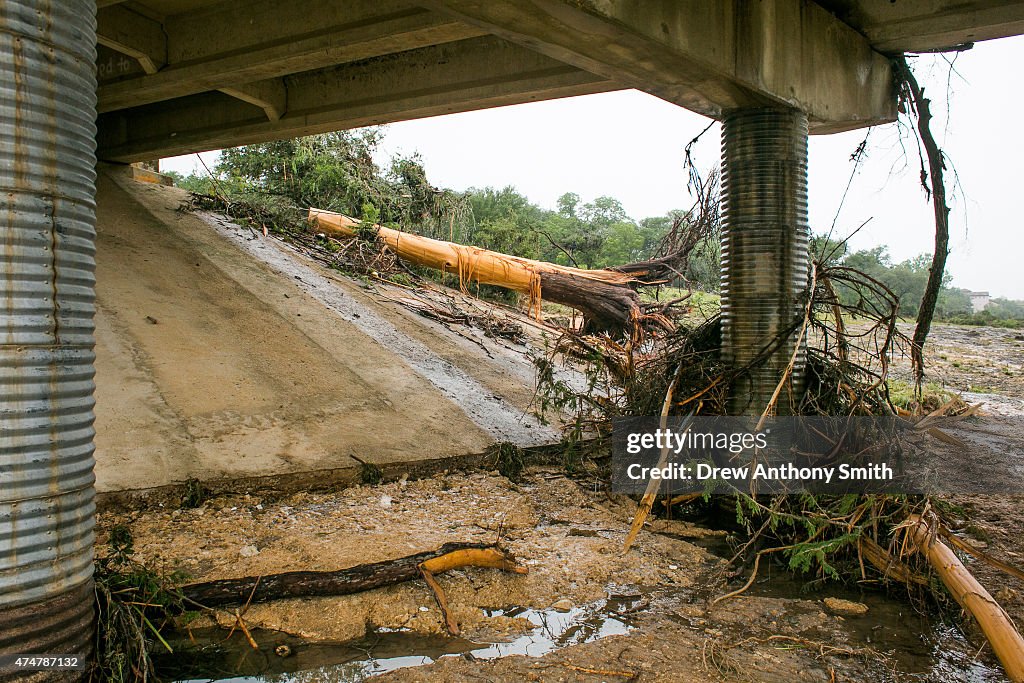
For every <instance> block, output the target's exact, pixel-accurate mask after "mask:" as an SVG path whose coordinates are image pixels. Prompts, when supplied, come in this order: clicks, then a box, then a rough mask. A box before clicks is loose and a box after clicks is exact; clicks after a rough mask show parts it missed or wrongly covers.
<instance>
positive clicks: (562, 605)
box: [551, 598, 572, 612]
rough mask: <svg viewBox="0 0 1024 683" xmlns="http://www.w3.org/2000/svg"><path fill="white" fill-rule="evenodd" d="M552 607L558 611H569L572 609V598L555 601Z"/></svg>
mask: <svg viewBox="0 0 1024 683" xmlns="http://www.w3.org/2000/svg"><path fill="white" fill-rule="evenodd" d="M551 609H553V610H555V611H556V612H568V611H569V610H571V609H572V600H569V599H567V598H562V599H561V600H558V601H556V602H554V603H553V604H552V605H551Z"/></svg>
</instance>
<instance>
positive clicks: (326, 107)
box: [97, 36, 621, 162]
mask: <svg viewBox="0 0 1024 683" xmlns="http://www.w3.org/2000/svg"><path fill="white" fill-rule="evenodd" d="M284 83H285V86H286V88H287V91H288V111H287V112H286V113H285V115H284V116H282V117H281V119H280V120H278V121H268V120H267V119H266V117H265V116H264V115H263V113H262V112H259V111H257V110H255V109H254V108H253V107H252V106H251V105H249V104H247V103H245V102H241V101H238V100H236V99H233V98H229V97H227V96H225V95H223V94H221V93H203V94H199V95H191V96H189V97H185V98H181V99H179V100H175V101H173V102H164V103H160V104H156V105H148V106H145V107H138V108H135V109H129V110H124V111H117V112H111V113H108V114H103V115H102V116H100V118H99V134H98V142H99V150H98V152H97V153H98V155H99V157H100V158H101V159H103V160H107V161H119V162H132V161H142V160H146V159H153V158H157V157H167V156H173V155H176V154H185V153H188V152H197V151H203V150H209V149H219V148H223V147H230V146H235V145H243V144H250V143H255V142H262V141H266V140H273V139H281V138H289V137H296V136H300V135H310V134H313V133H323V132H327V131H333V130H342V129H348V128H358V127H360V126H369V125H377V124H382V123H389V122H392V121H398V120H407V119H415V118H423V117H427V116H437V115H441V114H450V113H455V112H462V111H469V110H473V109H483V108H487V107H498V106H504V105H508V104H519V103H523V102H531V101H539V100H546V99H556V98H559V97H569V96H573V95H585V94H591V93H597V92H607V91H609V90H617V89H621V86H620V85H619V84H617V83H614V82H610V81H608V80H606V79H604V78H602V77H600V76H595V75H594V74H591V73H588V72H586V71H581V70H579V69H576V68H575V67H572V66H568V65H566V64H563V63H561V62H558V61H556V60H553V59H551V58H549V57H546V56H544V55H542V54H538V53H536V52H533V51H531V50H527V49H525V48H522V47H520V46H518V45H514V44H511V43H508V42H506V41H504V40H501V39H500V38H495V37H493V36H487V37H483V38H474V39H470V40H465V41H460V42H458V43H450V44H446V45H438V46H433V47H428V48H422V49H419V50H413V51H409V52H403V53H399V54H394V55H387V56H385V57H378V58H375V59H370V60H366V61H363V62H358V63H354V64H344V65H339V66H337V67H334V68H331V69H322V70H320V71H314V72H306V73H301V74H294V75H291V76H287V77H285V78H284Z"/></svg>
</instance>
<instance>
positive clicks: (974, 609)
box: [908, 515, 1024, 683]
mask: <svg viewBox="0 0 1024 683" xmlns="http://www.w3.org/2000/svg"><path fill="white" fill-rule="evenodd" d="M908 533H909V534H910V537H911V538H912V539H913V541H914V543H915V545H917V547H918V549H920V551H921V552H922V553H923V554H924V556H925V557H926V558H928V563H929V564H931V566H932V568H933V569H935V573H936V574H938V575H939V578H940V579H942V583H943V584H945V586H946V588H947V589H948V590H949V592H950V593H951V594H952V595H953V597H954V598H955V599H956V601H957V602H958V603H959V604H960V606H961V607H963V608H964V609H965V610H966V611H968V612H970V613H971V616H973V617H974V619H975V620H976V621H977V622H978V626H980V627H981V632H982V633H984V634H985V638H987V639H988V642H989V644H991V645H992V651H993V652H995V654H996V657H998V658H999V661H1000V663H1002V665H1003V668H1004V669H1005V670H1006V675H1007V676H1008V677H1009V679H1010V680H1011V681H1013V683H1024V638H1021V635H1020V633H1018V632H1017V629H1016V628H1015V627H1014V625H1013V622H1012V621H1011V620H1010V617H1009V616H1008V615H1007V614H1006V612H1005V611H1003V608H1002V607H1000V606H999V603H997V602H996V601H995V599H993V598H992V596H991V595H989V593H988V591H986V590H985V587H984V586H982V585H981V584H980V583H978V580H977V579H975V578H974V577H973V576H972V575H971V573H970V572H969V571H967V568H966V567H964V565H963V563H962V562H960V559H959V558H958V557H957V556H956V555H955V554H953V551H952V550H950V549H949V547H948V546H946V545H945V544H944V543H943V542H942V541H940V540H939V539H938V537H937V536H936V533H934V532H933V529H932V527H931V526H929V524H928V523H927V522H926V521H925V520H924V519H922V518H921V517H920V516H918V515H914V516H912V517H911V518H910V519H909V520H908Z"/></svg>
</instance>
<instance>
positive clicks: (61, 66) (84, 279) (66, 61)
mask: <svg viewBox="0 0 1024 683" xmlns="http://www.w3.org/2000/svg"><path fill="white" fill-rule="evenodd" d="M95 13H96V6H95V3H94V1H93V0H60V2H39V1H37V0H7V1H6V2H3V3H0V54H3V55H4V57H3V59H0V191H2V192H3V195H4V200H5V208H4V211H3V217H2V218H0V654H4V655H10V654H25V655H71V656H76V657H78V658H79V660H80V662H83V663H84V661H85V660H86V658H87V657H88V656H89V654H90V653H91V651H92V644H93V633H94V631H93V628H94V617H93V590H92V568H93V564H92V560H93V555H92V552H93V519H94V511H95V507H94V504H93V482H94V477H93V434H94V431H93V372H94V371H93V360H94V355H93V343H94V335H93V314H94V312H95V276H94V274H95V251H96V250H95V242H96V230H95V222H96V206H95V179H96V177H95V165H96V156H95V144H96V143H95V135H96V126H95V120H96V75H95V70H96V19H95ZM82 674H83V672H82V671H68V670H63V671H35V672H33V671H29V670H23V671H18V672H15V671H11V670H0V680H18V681H56V680H61V681H63V680H76V679H79V678H81V676H82Z"/></svg>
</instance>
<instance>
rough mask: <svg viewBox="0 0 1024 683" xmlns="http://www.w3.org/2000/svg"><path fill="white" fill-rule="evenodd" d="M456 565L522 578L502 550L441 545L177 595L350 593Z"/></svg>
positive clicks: (216, 603)
mask: <svg viewBox="0 0 1024 683" xmlns="http://www.w3.org/2000/svg"><path fill="white" fill-rule="evenodd" d="M460 567H490V568H493V569H501V570H503V571H507V572H514V573H516V574H525V573H526V572H527V570H526V568H524V567H520V566H519V565H518V564H516V562H515V560H514V559H513V558H512V557H511V556H510V555H509V554H508V553H506V552H505V551H504V550H502V549H501V548H499V547H497V546H495V545H490V544H486V543H445V544H444V545H442V546H441V547H440V548H438V549H437V550H431V551H428V552H422V553H416V554H415V555H408V556H406V557H400V558H398V559H396V560H385V561H383V562H374V563H372V564H361V565H358V566H355V567H349V568H348V569H341V570H338V571H333V572H311V571H295V572H285V573H282V574H268V575H267V576H246V577H243V578H240V579H221V580H219V581H207V582H204V583H192V584H188V585H186V586H182V587H180V588H179V589H178V592H179V593H180V594H181V595H182V596H183V597H184V598H185V600H186V601H188V602H191V603H193V604H196V605H200V606H202V607H221V606H223V605H244V604H248V603H256V602H268V601H270V600H280V599H283V598H307V597H313V596H327V595H351V594H352V593H361V592H363V591H368V590H373V589H375V588H382V587H384V586H392V585H394V584H398V583H404V582H406V581H413V580H415V579H419V578H423V576H424V575H423V572H424V571H426V572H429V574H431V575H433V574H440V573H442V572H446V571H449V570H452V569H458V568H460Z"/></svg>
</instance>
